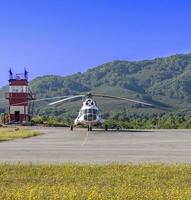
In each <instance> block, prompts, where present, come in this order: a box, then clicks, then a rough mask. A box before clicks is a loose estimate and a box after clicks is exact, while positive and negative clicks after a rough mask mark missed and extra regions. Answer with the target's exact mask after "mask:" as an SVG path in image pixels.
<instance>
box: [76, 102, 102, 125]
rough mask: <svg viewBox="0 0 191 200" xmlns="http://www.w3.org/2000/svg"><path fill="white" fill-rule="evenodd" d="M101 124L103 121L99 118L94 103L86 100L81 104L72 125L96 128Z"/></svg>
mask: <svg viewBox="0 0 191 200" xmlns="http://www.w3.org/2000/svg"><path fill="white" fill-rule="evenodd" d="M103 122H104V120H103V119H102V118H101V117H100V116H99V109H98V107H97V105H96V102H95V101H93V100H92V99H91V98H88V99H86V100H85V101H84V102H83V106H82V108H81V109H80V111H79V114H78V117H77V118H76V119H75V121H74V125H75V126H76V125H85V126H97V125H101V124H103Z"/></svg>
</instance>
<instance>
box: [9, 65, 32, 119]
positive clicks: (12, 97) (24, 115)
mask: <svg viewBox="0 0 191 200" xmlns="http://www.w3.org/2000/svg"><path fill="white" fill-rule="evenodd" d="M7 99H8V100H9V116H10V122H11V123H22V122H23V121H30V119H31V116H30V113H29V102H30V101H31V100H34V99H35V98H34V95H33V94H32V92H31V90H30V89H29V86H28V72H27V71H26V70H24V73H20V74H15V75H13V73H12V71H11V69H10V70H9V93H8V96H7Z"/></svg>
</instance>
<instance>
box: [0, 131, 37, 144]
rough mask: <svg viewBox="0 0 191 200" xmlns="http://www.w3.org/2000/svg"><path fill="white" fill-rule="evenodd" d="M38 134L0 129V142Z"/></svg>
mask: <svg viewBox="0 0 191 200" xmlns="http://www.w3.org/2000/svg"><path fill="white" fill-rule="evenodd" d="M39 134H40V133H38V132H36V131H33V130H28V129H22V128H0V141H8V140H13V139H17V138H27V137H32V136H37V135H39Z"/></svg>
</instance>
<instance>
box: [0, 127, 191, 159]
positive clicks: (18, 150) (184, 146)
mask: <svg viewBox="0 0 191 200" xmlns="http://www.w3.org/2000/svg"><path fill="white" fill-rule="evenodd" d="M36 129H38V130H39V131H41V132H42V133H43V135H41V136H37V137H33V138H28V139H18V140H15V141H9V142H0V162H25V163H26V162H34V163H38V162H40V163H63V162H80V163H106V162H124V163H127V162H133V163H139V162H168V163H169V162H184V163H187V162H191V130H155V131H151V130H148V131H144V130H140V131H139V130H137V131H135V130H134V131H131V130H129V131H124V132H118V131H108V132H103V131H92V132H87V130H86V129H75V130H74V131H73V132H71V131H70V130H69V129H68V128H36Z"/></svg>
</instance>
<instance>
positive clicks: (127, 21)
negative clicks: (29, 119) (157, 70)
mask: <svg viewBox="0 0 191 200" xmlns="http://www.w3.org/2000/svg"><path fill="white" fill-rule="evenodd" d="M187 52H191V1H189V0H181V1H180V0H174V1H173V0H169V1H167V0H94V1H93V0H6V1H5V0H0V69H1V73H0V77H1V78H0V85H1V86H2V85H4V84H6V83H7V79H8V70H9V68H10V67H11V68H12V69H13V71H14V72H22V71H23V69H24V68H25V67H26V68H27V69H28V70H29V72H30V74H29V76H30V78H31V79H32V78H34V77H36V76H40V75H46V74H56V75H69V74H73V73H76V72H79V71H80V72H84V71H86V70H87V69H88V68H90V67H95V66H97V65H99V64H102V63H105V62H108V61H112V60H118V59H120V60H141V59H150V58H154V57H158V56H167V55H171V54H176V53H187Z"/></svg>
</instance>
